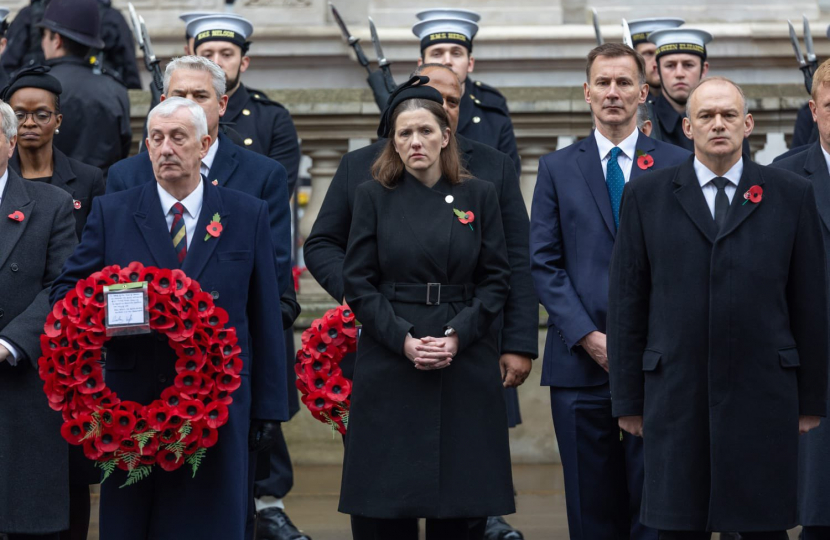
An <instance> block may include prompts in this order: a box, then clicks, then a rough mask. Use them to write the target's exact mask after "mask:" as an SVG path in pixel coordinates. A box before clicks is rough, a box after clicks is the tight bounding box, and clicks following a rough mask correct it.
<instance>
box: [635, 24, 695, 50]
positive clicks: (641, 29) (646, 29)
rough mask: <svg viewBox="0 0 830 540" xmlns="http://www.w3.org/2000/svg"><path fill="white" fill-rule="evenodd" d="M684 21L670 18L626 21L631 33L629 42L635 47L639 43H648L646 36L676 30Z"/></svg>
mask: <svg viewBox="0 0 830 540" xmlns="http://www.w3.org/2000/svg"><path fill="white" fill-rule="evenodd" d="M685 22H686V21H684V20H683V19H677V18H671V17H668V18H667V17H659V18H658V17H653V18H650V19H635V20H633V21H628V29H629V30H630V31H631V41H633V42H634V46H635V47H636V46H637V45H639V44H640V43H646V42H648V36H649V34H651V33H652V32H655V31H657V30H663V29H665V28H677V27H678V26H682V25H683V24H684V23H685Z"/></svg>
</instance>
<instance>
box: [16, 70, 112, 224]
mask: <svg viewBox="0 0 830 540" xmlns="http://www.w3.org/2000/svg"><path fill="white" fill-rule="evenodd" d="M48 72H49V68H48V67H43V66H39V67H36V68H32V69H28V70H24V71H22V72H20V73H18V74H17V75H15V77H14V78H13V79H12V80H11V81H10V82H9V85H8V86H6V88H5V89H4V90H3V92H2V94H0V99H2V100H3V101H5V102H6V103H8V104H9V105H10V106H11V108H12V109H13V110H14V112H15V115H16V116H17V119H18V126H17V148H16V149H15V151H14V155H13V156H12V157H11V159H10V160H9V167H11V168H12V169H13V170H14V171H15V172H16V173H17V174H19V175H20V176H21V177H23V178H25V179H27V180H33V181H39V182H46V183H47V184H52V185H53V186H55V187H59V188H61V189H63V190H64V191H66V192H67V193H69V194H70V195H71V196H72V201H73V205H74V208H75V209H74V211H73V215H74V216H75V233H76V234H77V236H78V239H80V238H81V232H82V231H83V230H84V225H85V224H86V218H87V216H89V211H90V210H91V209H92V199H94V198H95V197H97V196H99V195H103V194H104V176H103V173H102V172H101V169H99V168H97V167H93V166H91V165H86V164H84V163H81V162H80V161H78V160H75V159H72V158H70V157H67V156H66V154H64V153H63V152H61V151H60V150H58V149H57V148H56V147H55V146H54V145H53V144H52V140H53V139H54V138H55V134H56V133H58V130H59V129H60V126H61V121H62V120H63V116H62V115H61V110H60V93H61V83H60V81H58V80H57V79H56V78H55V77H52V76H51V75H49V73H48Z"/></svg>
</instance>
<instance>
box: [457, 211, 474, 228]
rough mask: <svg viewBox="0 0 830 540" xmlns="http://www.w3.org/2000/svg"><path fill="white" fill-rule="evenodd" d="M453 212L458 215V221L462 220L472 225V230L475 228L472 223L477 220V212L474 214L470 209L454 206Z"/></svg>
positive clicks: (465, 223)
mask: <svg viewBox="0 0 830 540" xmlns="http://www.w3.org/2000/svg"><path fill="white" fill-rule="evenodd" d="M452 212H453V214H455V215H456V216H457V217H458V221H460V222H461V223H463V224H464V225H470V230H471V231H472V230H474V229H473V226H472V225H471V223H472V222H473V221H475V220H476V216H475V214H473V213H472V212H470V211H469V210H468V211H466V212H464V211H461V210H459V209H457V208H453V209H452Z"/></svg>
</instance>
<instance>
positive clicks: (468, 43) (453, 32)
mask: <svg viewBox="0 0 830 540" xmlns="http://www.w3.org/2000/svg"><path fill="white" fill-rule="evenodd" d="M456 11H457V10H456ZM423 13H424V12H421V13H419V15H422V14H423ZM412 33H413V34H415V36H416V37H417V38H418V39H420V40H421V52H423V51H424V49H426V48H427V47H429V46H430V45H437V44H439V43H455V44H457V45H462V46H464V47H466V48H467V49H468V50H469V51H472V50H473V38H474V37H475V35H476V34H477V33H478V24H477V23H476V22H475V21H473V20H470V19H468V18H467V19H465V18H460V17H445V16H442V17H435V18H427V19H424V20H421V21H419V22H418V23H416V24H415V26H413V27H412Z"/></svg>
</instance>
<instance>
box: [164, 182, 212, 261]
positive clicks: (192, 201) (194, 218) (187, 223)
mask: <svg viewBox="0 0 830 540" xmlns="http://www.w3.org/2000/svg"><path fill="white" fill-rule="evenodd" d="M156 189H158V192H159V199H160V200H161V209H162V211H164V218H165V219H166V220H167V230H168V231H169V230H170V228H171V227H172V226H173V216H174V214H173V205H174V204H176V203H177V202H180V203H182V206H184V212H182V219H183V220H184V232H185V235H186V236H187V249H190V242H192V241H193V237H194V233H195V231H196V224H197V223H198V222H199V214H200V213H201V211H202V201H203V199H204V193H205V184H204V182H199V185H198V186H196V189H194V190H193V191H191V192H190V195H188V196H187V197H185V198H184V199H182V200H181V201H180V200H178V199H176V197H174V196H172V195H170V194H169V193H167V192H166V191H165V190H164V188H163V187H161V184H158V183H157V184H156ZM202 232H205V231H202ZM170 241H171V242H172V241H173V240H172V239H171V240H170Z"/></svg>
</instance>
